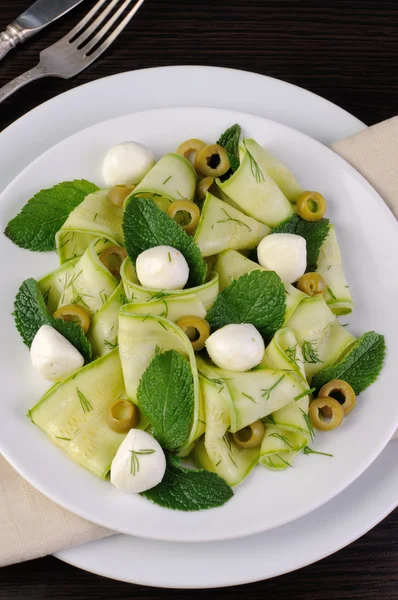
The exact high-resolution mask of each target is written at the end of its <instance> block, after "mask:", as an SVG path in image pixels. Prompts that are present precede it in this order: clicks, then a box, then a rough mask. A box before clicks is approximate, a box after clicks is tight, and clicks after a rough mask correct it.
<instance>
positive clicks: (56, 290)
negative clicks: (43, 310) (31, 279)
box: [38, 258, 79, 315]
mask: <svg viewBox="0 0 398 600" xmlns="http://www.w3.org/2000/svg"><path fill="white" fill-rule="evenodd" d="M78 260H79V258H74V259H72V260H69V261H68V262H66V263H64V264H63V265H61V266H60V267H58V269H55V271H52V272H51V273H49V274H48V275H46V276H45V277H42V279H40V280H39V281H38V284H39V288H40V291H41V293H42V294H43V298H44V300H45V302H46V304H47V308H48V312H49V313H50V315H52V314H54V313H55V311H56V310H57V308H58V304H59V301H60V299H61V296H62V294H63V292H64V288H65V281H68V280H70V272H71V271H72V270H73V268H74V266H75V265H76V263H77V261H78Z"/></svg>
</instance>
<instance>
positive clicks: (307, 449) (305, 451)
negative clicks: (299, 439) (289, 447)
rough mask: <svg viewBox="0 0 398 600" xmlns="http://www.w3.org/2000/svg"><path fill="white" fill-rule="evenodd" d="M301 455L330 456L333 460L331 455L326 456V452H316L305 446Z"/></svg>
mask: <svg viewBox="0 0 398 600" xmlns="http://www.w3.org/2000/svg"><path fill="white" fill-rule="evenodd" d="M303 453H304V454H306V455H307V456H308V455H309V454H320V455H321V456H330V457H331V458H333V454H328V453H327V452H317V451H316V450H313V449H312V448H310V447H309V446H305V448H304V450H303Z"/></svg>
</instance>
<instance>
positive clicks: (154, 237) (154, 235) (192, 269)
mask: <svg viewBox="0 0 398 600" xmlns="http://www.w3.org/2000/svg"><path fill="white" fill-rule="evenodd" d="M123 231H124V240H125V245H126V250H127V254H128V255H129V257H130V259H131V260H132V262H133V263H135V261H136V259H137V256H138V255H139V254H141V252H143V251H144V250H148V248H153V247H155V246H163V245H166V246H172V247H173V248H177V250H179V251H180V252H181V253H182V254H183V255H184V257H185V260H186V261H187V263H188V266H189V279H188V287H194V286H197V285H202V284H203V283H204V281H205V279H206V270H207V267H206V263H205V261H204V260H203V257H202V255H201V253H200V250H199V248H198V246H197V245H196V244H195V242H194V241H193V239H192V238H191V237H189V235H187V234H186V233H185V231H184V230H183V229H182V228H181V226H180V225H179V224H178V223H176V222H175V221H174V220H173V219H171V218H170V217H169V216H168V215H167V214H166V213H164V212H163V211H162V210H160V208H158V207H157V206H156V204H155V203H154V202H153V201H152V200H148V199H145V198H139V197H135V198H133V199H132V200H131V201H130V202H129V204H128V205H127V208H126V210H125V212H124V217H123Z"/></svg>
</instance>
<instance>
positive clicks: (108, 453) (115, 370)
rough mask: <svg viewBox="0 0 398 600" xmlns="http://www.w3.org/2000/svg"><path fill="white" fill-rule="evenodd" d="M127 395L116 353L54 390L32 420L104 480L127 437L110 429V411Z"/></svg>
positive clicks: (55, 441) (32, 413)
mask: <svg viewBox="0 0 398 600" xmlns="http://www.w3.org/2000/svg"><path fill="white" fill-rule="evenodd" d="M123 394H124V381H123V373H122V368H121V364H120V359H119V353H118V350H117V349H116V350H113V351H112V352H110V353H109V354H107V355H106V356H103V357H102V358H99V359H98V360H96V361H95V362H92V363H90V364H89V365H87V366H86V367H83V368H82V369H80V370H79V371H77V372H76V373H74V374H73V375H71V376H70V377H68V378H67V379H65V380H64V381H63V382H62V383H59V384H57V385H55V386H53V387H52V388H50V390H49V391H48V392H47V393H46V394H45V395H44V396H43V398H42V399H41V400H40V401H39V402H38V403H37V404H36V405H35V406H34V407H33V408H32V409H31V410H30V411H29V416H30V418H31V419H32V421H33V423H34V424H35V425H37V426H38V427H40V429H42V430H43V431H44V432H45V433H46V434H47V435H48V437H49V438H50V439H51V440H52V441H53V442H54V443H55V444H57V446H59V447H60V448H62V449H63V450H64V451H65V452H66V453H67V454H68V455H69V456H70V457H71V458H73V460H74V461H76V462H77V463H79V464H80V465H81V466H82V467H85V468H86V469H88V470H89V471H91V472H92V473H94V474H95V475H98V476H99V477H102V478H104V477H106V475H107V473H108V471H109V469H110V465H111V462H112V459H113V457H114V456H115V454H116V451H117V449H118V447H119V446H120V444H121V443H122V441H123V439H124V437H125V434H121V433H116V432H114V431H112V429H110V427H109V426H108V425H107V422H106V410H107V407H108V406H110V405H111V404H112V403H113V402H115V400H117V399H118V398H120V397H121V396H122V395H123Z"/></svg>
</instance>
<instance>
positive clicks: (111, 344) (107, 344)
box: [104, 338, 119, 350]
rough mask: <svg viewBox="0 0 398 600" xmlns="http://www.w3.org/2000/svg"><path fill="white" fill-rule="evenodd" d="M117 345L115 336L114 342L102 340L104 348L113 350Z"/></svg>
mask: <svg viewBox="0 0 398 600" xmlns="http://www.w3.org/2000/svg"><path fill="white" fill-rule="evenodd" d="M118 345H119V342H118V339H117V338H116V339H115V341H114V342H111V341H109V340H104V346H105V348H108V350H114V349H115V348H117V347H118Z"/></svg>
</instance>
